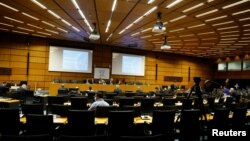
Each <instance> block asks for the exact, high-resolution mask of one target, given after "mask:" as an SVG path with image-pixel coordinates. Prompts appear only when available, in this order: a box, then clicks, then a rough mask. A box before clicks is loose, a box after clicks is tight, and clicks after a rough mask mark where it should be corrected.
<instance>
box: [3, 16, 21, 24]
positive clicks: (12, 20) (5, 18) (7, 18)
mask: <svg viewBox="0 0 250 141" xmlns="http://www.w3.org/2000/svg"><path fill="white" fill-rule="evenodd" d="M4 18H5V19H8V20H11V21H14V22H18V23H23V21H20V20H16V19H13V18H10V17H7V16H4Z"/></svg>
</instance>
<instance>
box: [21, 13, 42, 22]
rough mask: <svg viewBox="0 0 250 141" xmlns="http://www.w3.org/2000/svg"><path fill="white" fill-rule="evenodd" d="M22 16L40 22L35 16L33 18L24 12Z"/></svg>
mask: <svg viewBox="0 0 250 141" xmlns="http://www.w3.org/2000/svg"><path fill="white" fill-rule="evenodd" d="M22 14H23V15H25V16H27V17H29V18H31V19H33V20H37V21H38V20H39V19H38V18H36V17H34V16H31V15H30V14H27V13H24V12H22Z"/></svg>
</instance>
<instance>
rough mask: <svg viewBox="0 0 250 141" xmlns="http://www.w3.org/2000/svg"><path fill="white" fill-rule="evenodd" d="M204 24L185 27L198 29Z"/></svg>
mask: <svg viewBox="0 0 250 141" xmlns="http://www.w3.org/2000/svg"><path fill="white" fill-rule="evenodd" d="M204 25H205V24H198V25H194V26H189V27H187V28H189V29H190V28H196V27H200V26H204Z"/></svg>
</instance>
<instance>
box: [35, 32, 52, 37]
mask: <svg viewBox="0 0 250 141" xmlns="http://www.w3.org/2000/svg"><path fill="white" fill-rule="evenodd" d="M37 33H40V34H43V35H48V36H51V34H49V33H45V32H41V31H37Z"/></svg>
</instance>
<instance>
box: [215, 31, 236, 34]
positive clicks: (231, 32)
mask: <svg viewBox="0 0 250 141" xmlns="http://www.w3.org/2000/svg"><path fill="white" fill-rule="evenodd" d="M236 32H239V31H227V32H220V33H219V34H228V33H236Z"/></svg>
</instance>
